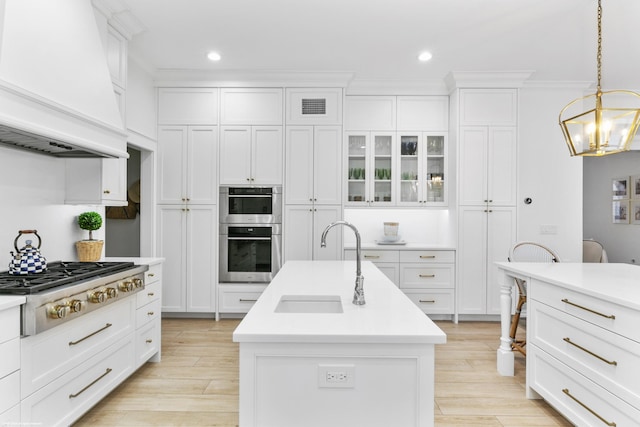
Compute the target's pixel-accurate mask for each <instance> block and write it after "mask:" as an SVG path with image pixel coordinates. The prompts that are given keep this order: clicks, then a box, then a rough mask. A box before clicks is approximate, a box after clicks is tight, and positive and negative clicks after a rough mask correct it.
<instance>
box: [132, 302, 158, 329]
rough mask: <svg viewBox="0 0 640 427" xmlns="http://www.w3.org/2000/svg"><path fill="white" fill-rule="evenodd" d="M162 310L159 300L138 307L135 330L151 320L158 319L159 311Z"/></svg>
mask: <svg viewBox="0 0 640 427" xmlns="http://www.w3.org/2000/svg"><path fill="white" fill-rule="evenodd" d="M161 310H162V302H161V301H160V300H159V299H156V300H155V301H152V302H150V303H149V304H147V305H145V306H144V307H140V308H139V309H137V310H136V328H139V327H141V326H143V325H146V324H147V323H149V322H151V321H152V320H155V319H158V318H159V317H160V311H161Z"/></svg>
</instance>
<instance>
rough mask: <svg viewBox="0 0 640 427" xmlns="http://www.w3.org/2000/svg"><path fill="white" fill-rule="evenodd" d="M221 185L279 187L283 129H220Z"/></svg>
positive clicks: (267, 127) (261, 127)
mask: <svg viewBox="0 0 640 427" xmlns="http://www.w3.org/2000/svg"><path fill="white" fill-rule="evenodd" d="M220 138H221V140H220V184H227V185H246V184H251V185H282V175H283V159H282V158H283V145H284V144H283V141H282V126H222V129H221V136H220Z"/></svg>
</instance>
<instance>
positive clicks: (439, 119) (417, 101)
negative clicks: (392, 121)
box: [397, 96, 449, 132]
mask: <svg viewBox="0 0 640 427" xmlns="http://www.w3.org/2000/svg"><path fill="white" fill-rule="evenodd" d="M397 120H398V127H397V129H398V130H399V131H419V130H422V131H440V132H447V131H448V130H449V98H448V97H446V96H398V99H397Z"/></svg>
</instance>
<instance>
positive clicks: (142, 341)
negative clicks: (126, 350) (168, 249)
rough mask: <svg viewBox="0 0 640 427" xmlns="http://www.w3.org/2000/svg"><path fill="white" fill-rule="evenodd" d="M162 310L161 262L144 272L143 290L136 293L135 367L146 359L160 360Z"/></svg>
mask: <svg viewBox="0 0 640 427" xmlns="http://www.w3.org/2000/svg"><path fill="white" fill-rule="evenodd" d="M161 310H162V264H152V265H150V266H149V270H147V271H146V272H145V287H144V291H141V292H138V294H137V295H136V363H135V365H136V368H138V367H140V365H142V364H143V363H145V362H147V361H152V362H159V361H160V336H161V335H160V330H161V325H160V322H161V318H160V315H161Z"/></svg>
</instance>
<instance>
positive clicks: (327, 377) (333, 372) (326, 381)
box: [318, 365, 355, 388]
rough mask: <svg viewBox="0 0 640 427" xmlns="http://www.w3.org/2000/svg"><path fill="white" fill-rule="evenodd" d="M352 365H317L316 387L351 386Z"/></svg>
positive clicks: (352, 378) (352, 385)
mask: <svg viewBox="0 0 640 427" xmlns="http://www.w3.org/2000/svg"><path fill="white" fill-rule="evenodd" d="M354 376H355V366H354V365H318V387H320V388H353V387H354V384H355V381H354V380H355V378H354Z"/></svg>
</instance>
